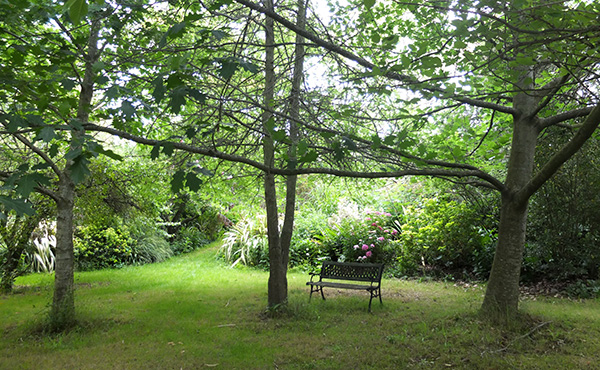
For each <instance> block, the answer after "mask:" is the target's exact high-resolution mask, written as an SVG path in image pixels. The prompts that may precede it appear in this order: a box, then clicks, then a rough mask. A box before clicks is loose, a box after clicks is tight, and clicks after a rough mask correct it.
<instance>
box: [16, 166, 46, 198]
mask: <svg viewBox="0 0 600 370" xmlns="http://www.w3.org/2000/svg"><path fill="white" fill-rule="evenodd" d="M16 185H17V187H16V189H15V191H16V193H17V194H19V195H21V196H22V197H23V198H27V197H28V196H29V194H31V193H32V192H33V190H34V189H35V187H36V186H38V185H50V179H49V178H47V177H46V176H44V175H42V174H40V173H36V172H34V173H28V174H26V175H24V176H22V177H21V178H19V180H18V181H17V184H16Z"/></svg>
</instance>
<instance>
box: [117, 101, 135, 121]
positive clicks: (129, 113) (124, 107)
mask: <svg viewBox="0 0 600 370" xmlns="http://www.w3.org/2000/svg"><path fill="white" fill-rule="evenodd" d="M121 111H122V112H123V114H124V115H125V117H126V118H127V119H130V118H131V117H133V115H134V114H135V113H136V112H137V110H136V109H135V107H134V106H133V104H131V102H130V101H129V100H125V101H123V102H122V103H121Z"/></svg>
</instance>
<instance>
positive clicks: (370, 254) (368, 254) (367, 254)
mask: <svg viewBox="0 0 600 370" xmlns="http://www.w3.org/2000/svg"><path fill="white" fill-rule="evenodd" d="M372 255H373V252H371V251H367V253H365V256H367V257H371V256H372Z"/></svg>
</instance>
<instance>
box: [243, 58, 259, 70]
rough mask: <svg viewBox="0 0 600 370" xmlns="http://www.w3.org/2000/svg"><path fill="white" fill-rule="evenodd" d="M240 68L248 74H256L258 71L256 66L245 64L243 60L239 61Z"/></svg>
mask: <svg viewBox="0 0 600 370" xmlns="http://www.w3.org/2000/svg"><path fill="white" fill-rule="evenodd" d="M240 67H242V68H243V69H245V70H246V71H248V72H251V73H258V71H259V69H258V67H257V66H256V65H254V64H252V63H250V62H247V61H245V60H240Z"/></svg>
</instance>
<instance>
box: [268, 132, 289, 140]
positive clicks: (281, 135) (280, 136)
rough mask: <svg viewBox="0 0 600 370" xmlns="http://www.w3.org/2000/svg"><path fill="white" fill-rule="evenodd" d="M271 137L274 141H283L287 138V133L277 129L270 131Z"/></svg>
mask: <svg viewBox="0 0 600 370" xmlns="http://www.w3.org/2000/svg"><path fill="white" fill-rule="evenodd" d="M271 137H272V138H273V140H275V141H285V140H286V139H287V135H286V132H285V131H284V130H277V131H273V132H271Z"/></svg>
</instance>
